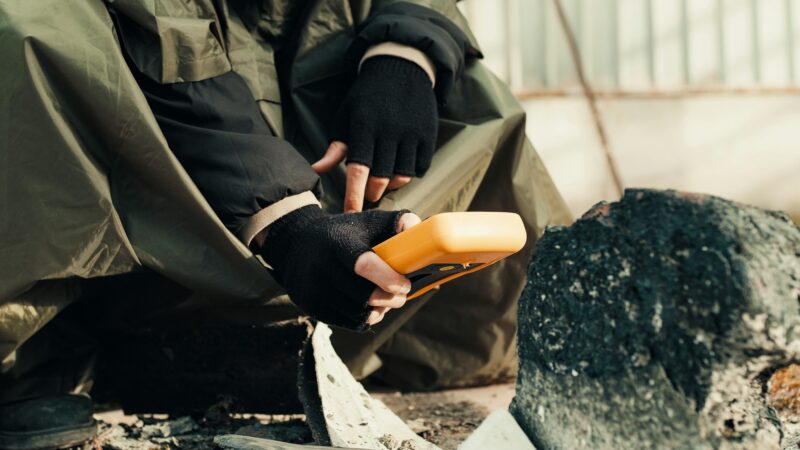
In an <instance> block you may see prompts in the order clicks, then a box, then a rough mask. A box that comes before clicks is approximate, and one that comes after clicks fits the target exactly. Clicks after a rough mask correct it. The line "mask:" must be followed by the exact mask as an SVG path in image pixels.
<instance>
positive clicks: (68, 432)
mask: <svg viewBox="0 0 800 450" xmlns="http://www.w3.org/2000/svg"><path fill="white" fill-rule="evenodd" d="M95 436H97V423H95V422H92V424H91V425H83V426H79V427H70V428H63V429H58V428H56V429H51V430H46V431H28V432H22V433H15V432H9V431H0V450H60V449H65V448H69V447H73V446H76V445H81V444H84V443H86V442H89V441H90V440H91V439H93V438H94V437H95Z"/></svg>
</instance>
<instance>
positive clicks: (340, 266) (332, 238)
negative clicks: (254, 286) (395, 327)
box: [257, 205, 419, 330]
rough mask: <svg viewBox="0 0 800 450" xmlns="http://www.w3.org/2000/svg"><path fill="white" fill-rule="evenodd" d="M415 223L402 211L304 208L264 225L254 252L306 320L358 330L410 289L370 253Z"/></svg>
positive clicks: (395, 304) (400, 300)
mask: <svg viewBox="0 0 800 450" xmlns="http://www.w3.org/2000/svg"><path fill="white" fill-rule="evenodd" d="M416 223H419V217H417V216H416V215H414V214H410V213H408V211H378V210H374V211H367V212H363V213H354V214H329V213H327V212H325V211H324V210H322V209H321V208H319V207H318V206H315V205H312V206H305V207H303V208H300V209H297V210H295V211H293V212H291V213H289V214H287V215H286V216H284V217H281V218H280V219H278V220H277V221H276V222H275V223H273V224H272V225H270V226H269V227H268V228H267V230H266V235H265V236H264V240H263V244H262V245H261V248H260V249H258V250H257V251H259V253H260V254H261V255H262V257H263V258H264V260H266V261H267V263H269V264H270V265H271V266H272V267H273V269H274V275H275V277H276V279H277V280H278V282H280V283H281V284H282V285H283V287H284V288H285V289H286V291H287V292H288V294H289V297H290V298H291V299H292V301H293V302H294V303H295V304H296V305H297V306H298V307H300V309H302V310H303V311H304V312H306V313H307V314H308V315H310V316H311V317H313V318H315V319H318V320H320V321H323V322H325V323H327V324H330V325H337V326H340V327H345V328H350V329H354V330H364V329H366V328H367V327H368V325H371V324H374V323H377V321H379V320H380V319H382V318H383V314H385V313H386V311H387V310H388V309H389V308H397V307H401V306H402V305H403V304H404V303H405V300H406V298H405V296H406V294H407V293H408V292H409V290H410V289H411V283H410V281H409V280H408V279H407V278H405V277H404V276H402V275H400V274H398V273H397V272H395V271H394V270H392V268H391V267H389V265H388V264H386V263H385V262H384V261H383V260H381V259H380V258H379V257H378V256H377V255H376V254H375V253H374V252H372V251H371V249H372V247H373V246H375V245H377V244H379V243H380V242H382V241H384V240H386V239H388V238H390V237H392V236H394V235H395V234H396V233H397V232H399V231H400V230H401V229H403V228H405V227H410V226H413V225H415V224H416ZM376 285H377V287H376ZM373 307H374V308H375V309H373ZM371 314H372V315H371Z"/></svg>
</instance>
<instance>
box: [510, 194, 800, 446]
mask: <svg viewBox="0 0 800 450" xmlns="http://www.w3.org/2000/svg"><path fill="white" fill-rule="evenodd" d="M519 358H520V372H519V377H518V382H517V396H516V398H515V400H514V402H513V404H512V406H511V412H512V414H513V415H514V417H515V418H516V420H517V422H518V423H519V424H520V425H521V427H522V429H523V430H524V431H525V433H526V434H527V436H528V437H529V438H530V439H531V441H532V442H533V444H535V445H536V447H537V448H539V449H575V448H591V449H598V450H601V449H609V450H610V449H615V450H617V449H637V450H639V449H656V448H657V449H666V448H672V449H678V448H680V449H780V448H782V447H783V448H786V449H789V448H792V449H795V448H797V447H796V441H797V436H799V435H797V434H796V433H797V427H796V425H797V416H798V413H800V407H799V406H800V405H798V403H800V399H798V396H797V394H798V393H799V392H800V388H799V387H798V386H800V381H798V377H797V375H796V374H797V371H800V366H793V364H796V363H800V229H798V227H797V226H796V225H794V224H793V223H792V222H791V220H789V218H788V217H787V216H785V215H783V214H781V213H777V212H771V211H765V210H761V209H758V208H754V207H749V206H745V205H740V204H736V203H733V202H729V201H725V200H722V199H719V198H716V197H712V196H706V195H693V194H685V193H679V192H674V191H653V190H628V191H627V192H626V193H625V195H624V197H623V198H622V199H621V200H620V201H619V202H617V203H612V204H605V203H603V204H599V205H597V206H595V207H594V208H593V209H592V210H590V211H589V212H588V213H586V214H585V215H584V216H583V217H582V218H581V219H580V220H578V221H577V222H576V223H575V224H573V225H572V226H570V227H567V228H553V229H550V230H548V231H547V232H546V233H545V235H544V236H543V237H542V239H541V240H540V241H539V243H538V244H537V247H536V250H535V252H534V256H533V260H532V262H531V265H530V268H529V281H528V285H527V287H526V289H525V292H524V293H523V295H522V298H521V300H520V309H519ZM792 380H793V381H792Z"/></svg>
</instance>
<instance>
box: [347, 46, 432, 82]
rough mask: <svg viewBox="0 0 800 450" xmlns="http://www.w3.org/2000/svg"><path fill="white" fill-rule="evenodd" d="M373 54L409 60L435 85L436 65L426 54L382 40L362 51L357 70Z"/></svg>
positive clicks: (373, 55)
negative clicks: (364, 51) (380, 42)
mask: <svg viewBox="0 0 800 450" xmlns="http://www.w3.org/2000/svg"><path fill="white" fill-rule="evenodd" d="M375 56H395V57H397V58H403V59H405V60H407V61H411V62H413V63H415V64H416V65H418V66H419V67H420V68H421V69H422V70H424V71H425V73H427V74H428V78H430V79H431V84H432V85H433V86H434V87H435V86H436V65H434V64H433V60H431V59H430V58H429V57H428V55H426V54H425V53H423V52H422V51H420V50H417V49H416V48H414V47H409V46H407V45H403V44H398V43H397V42H384V43H382V44H378V45H373V46H372V47H370V48H369V49H368V50H367V52H366V53H364V56H363V57H362V58H361V62H359V63H358V71H359V72H360V71H361V65H362V64H364V61H366V60H368V59H369V58H373V57H375Z"/></svg>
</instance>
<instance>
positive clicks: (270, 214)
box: [239, 191, 320, 245]
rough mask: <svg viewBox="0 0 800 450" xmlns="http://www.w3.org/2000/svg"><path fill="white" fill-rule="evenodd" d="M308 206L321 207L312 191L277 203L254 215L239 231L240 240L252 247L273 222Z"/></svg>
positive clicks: (291, 196)
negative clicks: (257, 237) (255, 238)
mask: <svg viewBox="0 0 800 450" xmlns="http://www.w3.org/2000/svg"><path fill="white" fill-rule="evenodd" d="M308 205H317V206H320V204H319V200H317V197H316V196H315V195H314V194H313V193H312V192H311V191H305V192H303V193H300V194H297V195H290V196H289V197H286V198H284V199H283V200H280V201H277V202H275V203H273V204H271V205H269V206H267V207H266V208H264V209H262V210H261V211H259V212H257V213H255V214H253V215H252V216H251V217H250V220H248V221H247V223H246V224H244V226H243V227H242V229H241V230H239V238H240V239H241V240H242V241H243V242H244V244H245V245H250V242H252V241H253V238H254V237H256V235H257V234H258V233H260V232H261V231H263V230H264V228H267V227H268V226H270V225H271V224H272V223H273V222H275V221H276V220H278V219H280V218H281V217H283V216H285V215H287V214H289V213H290V212H292V211H294V210H296V209H300V208H302V207H303V206H308Z"/></svg>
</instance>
